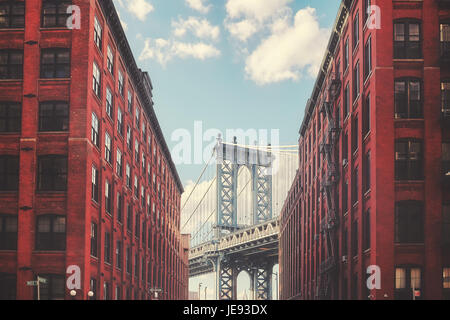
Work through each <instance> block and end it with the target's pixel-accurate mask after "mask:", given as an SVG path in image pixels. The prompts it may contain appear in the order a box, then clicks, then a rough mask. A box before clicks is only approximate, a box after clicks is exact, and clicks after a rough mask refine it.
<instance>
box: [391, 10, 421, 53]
mask: <svg viewBox="0 0 450 320" xmlns="http://www.w3.org/2000/svg"><path fill="white" fill-rule="evenodd" d="M414 24H417V25H418V26H419V40H418V41H411V40H410V25H414ZM396 25H403V28H404V29H403V31H404V34H403V37H404V40H403V41H400V40H396V35H397V34H396ZM393 28H394V30H393V43H394V50H393V53H394V59H422V58H423V45H422V42H423V30H422V21H421V20H420V19H409V18H407V19H396V20H394V21H393ZM413 43H416V44H417V45H418V48H417V50H418V54H417V55H413V54H412V53H411V51H412V50H411V46H412V44H413ZM399 44H403V46H402V47H401V48H398V47H399ZM400 49H401V50H403V51H404V52H402V53H399V52H398V51H399V50H400Z"/></svg>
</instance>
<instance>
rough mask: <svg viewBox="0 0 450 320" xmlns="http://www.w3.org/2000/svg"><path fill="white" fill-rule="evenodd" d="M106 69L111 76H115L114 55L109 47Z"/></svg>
mask: <svg viewBox="0 0 450 320" xmlns="http://www.w3.org/2000/svg"><path fill="white" fill-rule="evenodd" d="M106 67H107V68H108V70H109V72H110V73H111V74H114V53H113V52H112V50H111V47H110V46H109V45H108V49H107V53H106Z"/></svg>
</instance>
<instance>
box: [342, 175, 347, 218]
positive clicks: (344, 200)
mask: <svg viewBox="0 0 450 320" xmlns="http://www.w3.org/2000/svg"><path fill="white" fill-rule="evenodd" d="M342 211H343V212H344V213H346V212H347V211H348V180H346V181H345V182H344V184H343V186H342Z"/></svg>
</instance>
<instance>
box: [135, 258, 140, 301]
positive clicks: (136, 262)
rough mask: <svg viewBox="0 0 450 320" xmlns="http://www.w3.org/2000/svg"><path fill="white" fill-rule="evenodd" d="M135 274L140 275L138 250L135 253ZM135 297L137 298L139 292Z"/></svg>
mask: <svg viewBox="0 0 450 320" xmlns="http://www.w3.org/2000/svg"><path fill="white" fill-rule="evenodd" d="M134 276H135V277H136V278H137V277H139V254H138V253H137V252H136V253H135V254H134ZM135 298H137V294H135Z"/></svg>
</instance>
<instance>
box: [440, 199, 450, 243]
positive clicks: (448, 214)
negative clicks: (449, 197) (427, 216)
mask: <svg viewBox="0 0 450 320" xmlns="http://www.w3.org/2000/svg"><path fill="white" fill-rule="evenodd" d="M442 244H443V245H445V246H448V245H450V204H444V205H442Z"/></svg>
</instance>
